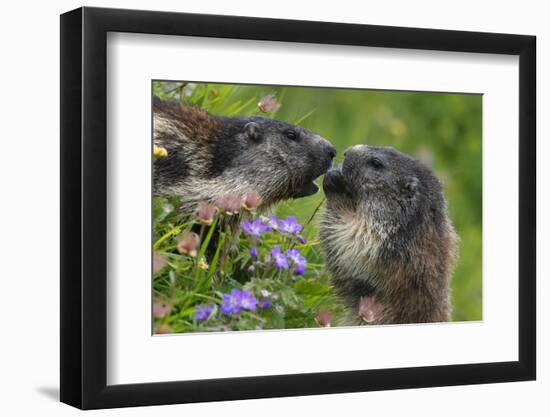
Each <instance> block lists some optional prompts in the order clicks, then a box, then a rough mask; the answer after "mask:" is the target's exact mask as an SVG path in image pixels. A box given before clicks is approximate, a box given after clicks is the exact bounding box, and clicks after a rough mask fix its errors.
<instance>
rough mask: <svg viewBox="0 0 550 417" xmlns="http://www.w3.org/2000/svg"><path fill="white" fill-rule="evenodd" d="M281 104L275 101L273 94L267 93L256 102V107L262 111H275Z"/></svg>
mask: <svg viewBox="0 0 550 417" xmlns="http://www.w3.org/2000/svg"><path fill="white" fill-rule="evenodd" d="M280 107H281V104H280V103H279V102H278V101H277V98H276V97H275V95H273V94H268V95H267V96H264V97H262V99H261V100H260V102H259V103H258V108H259V109H260V111H261V112H263V113H275V112H276V111H277V110H279V108H280Z"/></svg>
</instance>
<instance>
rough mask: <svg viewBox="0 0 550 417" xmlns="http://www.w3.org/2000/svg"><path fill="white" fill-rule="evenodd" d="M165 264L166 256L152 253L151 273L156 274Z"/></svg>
mask: <svg viewBox="0 0 550 417" xmlns="http://www.w3.org/2000/svg"><path fill="white" fill-rule="evenodd" d="M165 266H166V256H164V255H161V254H159V253H157V252H155V253H154V254H153V274H156V273H157V272H159V271H160V270H161V269H162V268H164V267H165Z"/></svg>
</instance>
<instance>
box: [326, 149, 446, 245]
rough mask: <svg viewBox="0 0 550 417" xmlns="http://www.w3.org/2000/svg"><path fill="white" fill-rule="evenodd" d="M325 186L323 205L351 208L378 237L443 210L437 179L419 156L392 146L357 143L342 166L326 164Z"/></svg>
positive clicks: (437, 216)
mask: <svg viewBox="0 0 550 417" xmlns="http://www.w3.org/2000/svg"><path fill="white" fill-rule="evenodd" d="M323 188H324V191H325V194H326V196H327V210H328V211H333V212H335V213H338V212H348V213H354V215H355V216H356V217H358V218H363V219H364V220H365V221H366V223H367V225H368V226H369V229H370V231H374V232H376V233H378V234H379V235H380V237H381V238H382V237H388V236H389V235H392V234H395V233H398V232H404V233H407V234H410V233H411V232H412V230H411V228H414V227H415V225H419V224H421V223H423V222H424V221H426V220H429V219H431V220H433V221H435V222H436V223H437V222H439V221H441V220H443V219H444V217H445V215H446V209H445V200H444V198H443V194H442V189H441V185H440V183H439V180H438V179H437V178H436V177H435V176H434V175H433V174H432V172H431V170H430V169H429V168H428V167H427V166H426V165H425V164H423V163H421V162H420V161H418V160H416V159H414V158H412V157H410V156H408V155H405V154H402V153H400V152H398V151H396V150H395V149H393V148H389V147H377V146H370V145H356V146H353V147H351V148H349V149H348V150H347V151H346V152H345V154H344V162H343V164H342V166H341V167H338V168H336V169H333V170H330V171H329V172H328V173H327V175H326V176H325V179H324V183H323Z"/></svg>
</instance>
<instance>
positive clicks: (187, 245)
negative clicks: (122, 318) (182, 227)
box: [178, 232, 200, 258]
mask: <svg viewBox="0 0 550 417" xmlns="http://www.w3.org/2000/svg"><path fill="white" fill-rule="evenodd" d="M199 243H200V238H199V235H197V234H196V233H194V232H187V233H186V234H185V235H183V237H182V238H181V239H180V241H179V242H178V252H179V253H181V254H182V255H189V256H191V257H193V258H194V257H195V256H197V248H198V246H199Z"/></svg>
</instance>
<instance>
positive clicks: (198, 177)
mask: <svg viewBox="0 0 550 417" xmlns="http://www.w3.org/2000/svg"><path fill="white" fill-rule="evenodd" d="M153 133H154V134H153V136H154V138H153V139H154V144H155V145H156V146H158V147H160V148H164V149H165V150H166V151H167V155H166V156H165V157H162V158H157V159H156V160H155V161H154V172H153V192H154V194H155V195H180V196H182V203H183V205H184V207H183V209H184V210H185V209H189V210H193V209H194V208H195V207H196V205H197V203H199V202H202V201H207V202H211V203H215V202H216V201H217V200H218V199H220V198H222V197H223V196H224V195H241V196H242V195H245V194H246V193H249V192H255V193H257V194H258V195H259V196H260V198H261V201H262V202H263V204H262V205H263V206H270V205H273V204H274V203H277V202H279V201H281V200H285V199H289V198H298V197H303V196H308V195H311V194H314V193H316V192H317V190H318V187H317V185H316V184H315V183H314V182H313V181H314V180H315V179H316V178H318V177H319V176H321V175H322V174H324V173H325V172H326V171H327V170H328V169H329V168H330V166H331V164H332V159H333V158H334V156H335V155H336V151H335V149H334V147H333V146H332V145H331V144H330V142H328V141H327V140H326V139H324V138H322V137H321V136H320V135H318V134H316V133H314V132H311V131H309V130H307V129H304V128H301V127H298V126H294V125H292V124H289V123H285V122H282V121H279V120H273V119H269V118H266V117H260V116H254V117H221V116H215V115H211V114H209V113H207V112H206V111H204V110H202V109H200V108H198V107H193V106H187V105H181V104H180V103H178V102H173V101H170V102H169V101H162V100H160V99H158V98H157V97H154V98H153Z"/></svg>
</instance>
